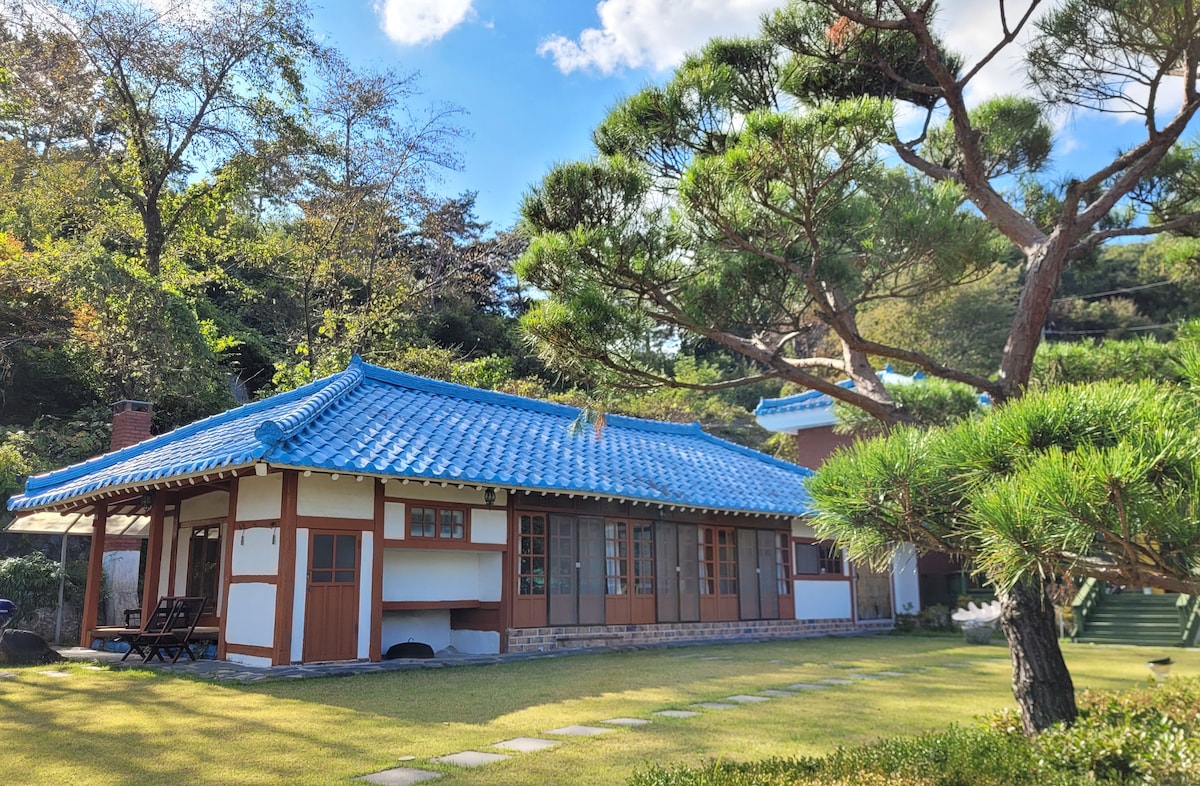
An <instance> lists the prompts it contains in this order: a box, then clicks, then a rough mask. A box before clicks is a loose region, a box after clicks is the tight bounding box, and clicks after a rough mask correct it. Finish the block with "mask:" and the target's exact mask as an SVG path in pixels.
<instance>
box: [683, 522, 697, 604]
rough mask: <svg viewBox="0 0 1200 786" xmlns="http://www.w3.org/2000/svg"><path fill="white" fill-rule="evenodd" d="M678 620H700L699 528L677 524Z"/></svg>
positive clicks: (692, 525) (693, 525)
mask: <svg viewBox="0 0 1200 786" xmlns="http://www.w3.org/2000/svg"><path fill="white" fill-rule="evenodd" d="M679 621H680V622H699V621H700V528H699V527H697V526H696V525H695V524H680V525H679Z"/></svg>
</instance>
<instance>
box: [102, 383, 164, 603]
mask: <svg viewBox="0 0 1200 786" xmlns="http://www.w3.org/2000/svg"><path fill="white" fill-rule="evenodd" d="M112 412H113V417H112V442H111V443H110V444H109V450H120V449H121V448H126V447H129V446H130V445H136V444H137V443H139V442H141V441H142V440H145V439H149V438H150V424H151V420H152V416H153V414H154V407H153V406H152V405H151V404H150V403H149V402H147V401H130V400H128V399H124V400H122V401H118V402H117V403H115V404H113V405H112ZM141 547H142V539H141V538H133V537H110V538H105V540H104V553H105V555H106V558H105V561H106V563H108V562H110V561H111V560H112V557H110V556H107V555H111V554H113V552H132V564H133V567H132V576H133V593H132V595H129V596H128V597H124V598H122V601H123V603H119V604H118V606H117V611H120V609H122V608H125V607H126V606H129V607H132V606H137V605H138V603H137V602H135V601H136V600H137V598H136V595H137V592H136V590H137V569H138V561H137V553H138V551H139V550H140V549H141ZM106 568H108V569H109V572H110V577H111V578H112V580H113V583H114V586H113V588H112V589H113V594H128V593H119V588H118V587H117V586H115V585H116V584H120V583H124V582H122V578H124V577H119V576H118V575H116V574H117V573H118V572H120V570H119V569H118V568H117V567H116V565H112V566H109V565H107V564H106ZM125 572H128V570H126V571H125ZM114 618H115V617H114V616H113V615H110V616H109V618H108V619H109V622H112V621H113V620H114Z"/></svg>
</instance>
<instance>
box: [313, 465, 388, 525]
mask: <svg viewBox="0 0 1200 786" xmlns="http://www.w3.org/2000/svg"><path fill="white" fill-rule="evenodd" d="M296 513H298V514H299V515H301V516H324V517H327V518H334V519H371V520H373V519H374V518H375V482H374V481H373V480H372V481H370V482H368V481H366V480H363V481H362V482H361V483H359V482H357V481H355V479H354V476H353V475H339V476H338V479H337V480H334V479H333V476H332V475H325V474H317V473H313V474H312V475H310V476H309V477H307V478H306V477H304V475H301V476H300V478H299V486H298V488H297V490H296Z"/></svg>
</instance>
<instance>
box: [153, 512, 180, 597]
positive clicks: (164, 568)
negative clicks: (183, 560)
mask: <svg viewBox="0 0 1200 786" xmlns="http://www.w3.org/2000/svg"><path fill="white" fill-rule="evenodd" d="M175 530H176V525H175V519H174V518H170V519H167V520H166V521H164V522H163V541H162V554H160V555H159V559H158V584H157V585H156V587H155V592H154V596H155V599H156V602H157V599H158V598H161V597H163V596H164V595H170V594H172V592H171V588H170V583H171V554H172V553H173V552H174V550H175Z"/></svg>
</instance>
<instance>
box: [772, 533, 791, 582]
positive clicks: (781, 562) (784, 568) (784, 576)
mask: <svg viewBox="0 0 1200 786" xmlns="http://www.w3.org/2000/svg"><path fill="white" fill-rule="evenodd" d="M790 541H791V537H790V536H789V535H788V534H787V533H786V532H776V533H775V592H776V593H778V594H779V595H791V594H792V566H791V559H790V558H791V555H792V550H791V548H789V545H788V544H789V542H790Z"/></svg>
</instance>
